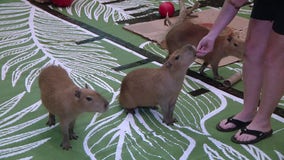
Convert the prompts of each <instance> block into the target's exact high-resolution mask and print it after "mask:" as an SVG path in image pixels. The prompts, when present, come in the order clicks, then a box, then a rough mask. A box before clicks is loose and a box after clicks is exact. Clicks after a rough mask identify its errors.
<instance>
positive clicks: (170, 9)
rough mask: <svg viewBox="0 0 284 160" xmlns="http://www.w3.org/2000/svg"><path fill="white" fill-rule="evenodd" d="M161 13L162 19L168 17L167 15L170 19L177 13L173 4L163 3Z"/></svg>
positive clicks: (160, 7) (160, 8)
mask: <svg viewBox="0 0 284 160" xmlns="http://www.w3.org/2000/svg"><path fill="white" fill-rule="evenodd" d="M159 13H160V15H161V17H162V18H164V17H166V16H167V13H168V15H169V17H171V16H173V15H174V13H175V7H174V5H173V3H172V2H162V3H161V4H160V6H159Z"/></svg>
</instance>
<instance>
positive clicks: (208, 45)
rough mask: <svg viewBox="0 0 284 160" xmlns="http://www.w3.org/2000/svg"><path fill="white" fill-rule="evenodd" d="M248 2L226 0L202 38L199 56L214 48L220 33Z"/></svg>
mask: <svg viewBox="0 0 284 160" xmlns="http://www.w3.org/2000/svg"><path fill="white" fill-rule="evenodd" d="M247 2H248V1H247V0H225V2H224V4H223V7H222V9H221V11H220V13H219V15H218V17H217V19H216V20H215V22H214V24H213V26H212V28H211V29H210V31H209V33H208V34H207V35H206V36H204V37H203V38H202V39H201V40H200V42H199V44H198V46H197V56H204V55H206V54H207V53H209V52H211V51H212V50H213V48H214V43H215V40H216V38H217V37H218V35H219V34H220V33H221V32H222V30H223V29H224V28H225V27H226V26H227V25H228V24H229V23H230V22H231V21H232V19H233V18H234V17H235V16H236V14H237V13H238V11H239V8H240V7H242V6H243V5H244V4H246V3H247Z"/></svg>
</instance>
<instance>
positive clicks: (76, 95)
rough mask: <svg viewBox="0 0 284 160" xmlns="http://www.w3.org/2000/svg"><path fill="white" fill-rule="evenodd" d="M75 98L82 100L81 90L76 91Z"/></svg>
mask: <svg viewBox="0 0 284 160" xmlns="http://www.w3.org/2000/svg"><path fill="white" fill-rule="evenodd" d="M74 95H75V97H77V98H80V97H81V91H80V90H79V89H76V90H75V94H74Z"/></svg>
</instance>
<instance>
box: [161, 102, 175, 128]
mask: <svg viewBox="0 0 284 160" xmlns="http://www.w3.org/2000/svg"><path fill="white" fill-rule="evenodd" d="M161 108H162V114H163V123H166V124H167V125H173V124H174V123H175V122H177V120H176V119H175V118H173V111H174V105H163V106H162V105H161Z"/></svg>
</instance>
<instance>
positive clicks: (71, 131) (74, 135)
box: [69, 120, 78, 140]
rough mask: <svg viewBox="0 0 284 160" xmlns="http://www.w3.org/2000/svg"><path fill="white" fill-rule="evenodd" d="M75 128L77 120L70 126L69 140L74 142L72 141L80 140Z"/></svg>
mask: <svg viewBox="0 0 284 160" xmlns="http://www.w3.org/2000/svg"><path fill="white" fill-rule="evenodd" d="M74 126H75V120H74V121H72V122H71V123H70V125H69V139H70V140H72V139H75V140H76V139H78V136H77V135H76V134H75V132H74Z"/></svg>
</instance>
